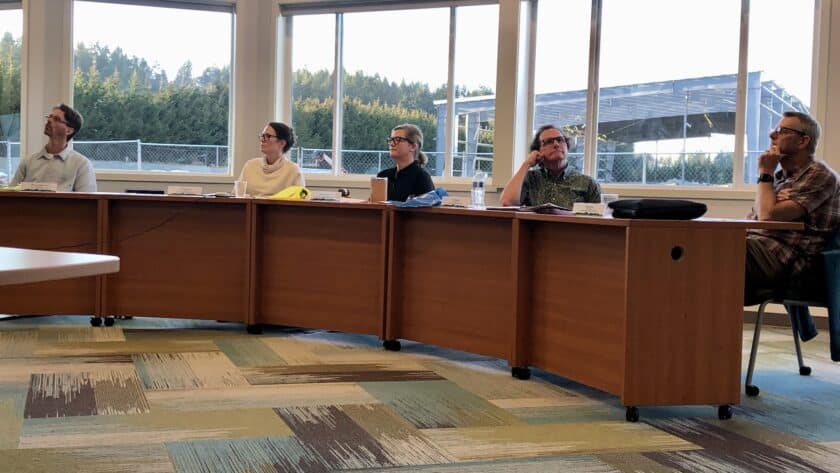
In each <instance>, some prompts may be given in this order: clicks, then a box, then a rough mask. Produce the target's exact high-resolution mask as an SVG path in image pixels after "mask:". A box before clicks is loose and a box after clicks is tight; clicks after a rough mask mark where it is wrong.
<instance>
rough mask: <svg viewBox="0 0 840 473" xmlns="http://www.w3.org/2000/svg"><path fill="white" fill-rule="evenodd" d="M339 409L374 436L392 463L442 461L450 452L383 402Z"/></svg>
mask: <svg viewBox="0 0 840 473" xmlns="http://www.w3.org/2000/svg"><path fill="white" fill-rule="evenodd" d="M341 410H342V411H343V412H344V413H345V414H346V415H347V416H348V417H350V418H351V419H353V421H354V422H355V423H356V424H358V425H359V426H360V427H361V428H363V429H364V430H365V431H366V432H367V433H368V434H370V436H371V437H373V438H374V439H375V440H376V441H377V442H378V443H379V445H381V446H382V449H383V451H384V452H385V454H386V455H387V457H388V461H389V462H390V463H391V464H393V465H425V464H445V463H451V462H452V461H454V458H452V456H451V455H449V453H447V452H445V451H444V450H443V449H441V448H440V447H438V446H437V445H435V444H434V443H433V442H431V441H430V440H429V439H428V438H427V437H426V436H425V435H423V433H422V432H421V431H419V430H418V429H417V428H415V427H414V426H413V425H411V424H410V423H409V422H408V421H406V420H405V419H403V418H402V417H400V416H399V415H397V413H395V412H394V411H393V410H392V409H391V408H390V407H388V406H386V405H384V404H366V405H357V406H353V405H345V406H341Z"/></svg>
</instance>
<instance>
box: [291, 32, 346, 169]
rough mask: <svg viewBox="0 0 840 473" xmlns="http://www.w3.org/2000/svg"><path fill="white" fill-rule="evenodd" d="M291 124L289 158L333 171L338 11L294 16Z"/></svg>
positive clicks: (300, 163) (310, 167)
mask: <svg viewBox="0 0 840 473" xmlns="http://www.w3.org/2000/svg"><path fill="white" fill-rule="evenodd" d="M293 31H294V37H293V38H294V39H293V44H292V47H293V51H292V70H293V71H294V83H293V84H292V100H293V109H292V128H294V130H295V135H297V143H296V145H295V148H294V149H292V150H290V155H289V157H290V159H291V160H292V161H295V162H296V163H298V165H300V167H301V169H303V172H307V173H312V172H332V171H331V170H332V168H333V161H334V159H333V158H334V157H333V156H331V155H332V154H333V153H332V151H331V148H332V134H333V110H334V108H335V98H334V96H333V86H334V80H335V76H334V65H335V15H310V16H300V17H297V18H294V27H293Z"/></svg>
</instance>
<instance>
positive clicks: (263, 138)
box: [259, 133, 277, 143]
mask: <svg viewBox="0 0 840 473" xmlns="http://www.w3.org/2000/svg"><path fill="white" fill-rule="evenodd" d="M259 136H260V141H262V142H263V143H265V142H266V141H271V139H272V138H277V135H269V134H268V133H263V134H262V135H259Z"/></svg>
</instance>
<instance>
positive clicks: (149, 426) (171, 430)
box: [19, 408, 292, 450]
mask: <svg viewBox="0 0 840 473" xmlns="http://www.w3.org/2000/svg"><path fill="white" fill-rule="evenodd" d="M290 435H292V431H291V429H289V427H288V426H287V425H286V424H285V423H284V422H283V420H282V419H280V418H279V417H278V416H277V415H275V413H274V411H273V410H271V409H268V408H265V409H240V410H233V411H193V412H162V413H149V414H143V415H132V416H87V417H74V418H70V419H54V418H52V419H31V420H26V421H25V422H24V424H23V428H22V432H21V433H20V446H19V448H59V447H91V448H96V447H98V446H101V447H113V448H114V449H115V450H118V449H121V448H122V446H125V445H135V444H144V443H164V442H173V441H185V440H207V439H226V438H227V439H233V438H249V437H274V436H277V437H287V436H290Z"/></svg>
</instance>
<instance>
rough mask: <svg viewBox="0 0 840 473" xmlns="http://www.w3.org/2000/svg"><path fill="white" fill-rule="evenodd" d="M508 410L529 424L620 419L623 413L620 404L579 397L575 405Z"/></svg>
mask: <svg viewBox="0 0 840 473" xmlns="http://www.w3.org/2000/svg"><path fill="white" fill-rule="evenodd" d="M508 411H509V412H510V413H511V414H513V415H515V416H516V417H518V418H520V419H522V420H524V421H525V422H527V423H529V424H561V423H577V422H590V421H591V422H598V421H602V420H604V419H621V418H622V416H623V415H624V413H625V410H624V409H623V408H621V407H620V406H614V405H609V404H604V403H602V402H597V401H588V402H587V401H581V400H580V399H579V400H578V404H577V405H569V406H532V407H516V408H512V409H511V408H509V409H508Z"/></svg>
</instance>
